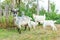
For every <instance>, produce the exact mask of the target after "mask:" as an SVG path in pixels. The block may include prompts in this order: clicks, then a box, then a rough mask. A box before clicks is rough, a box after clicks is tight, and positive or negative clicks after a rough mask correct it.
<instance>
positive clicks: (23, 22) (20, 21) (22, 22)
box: [14, 14, 57, 33]
mask: <svg viewBox="0 0 60 40" xmlns="http://www.w3.org/2000/svg"><path fill="white" fill-rule="evenodd" d="M14 19H15V20H14V23H15V25H17V28H18V32H19V33H21V27H22V26H23V27H25V30H26V27H28V28H29V30H30V28H32V27H33V28H34V29H35V28H36V26H37V25H38V22H39V23H40V24H42V25H43V28H44V29H45V28H46V26H48V25H49V26H51V27H52V30H57V28H56V26H55V25H54V23H55V22H56V21H53V20H45V19H46V16H45V14H44V15H36V14H33V19H34V21H32V18H31V17H29V16H21V17H19V16H17V15H16V16H15V17H14Z"/></svg>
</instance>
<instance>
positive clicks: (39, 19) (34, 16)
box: [33, 14, 45, 22]
mask: <svg viewBox="0 0 60 40" xmlns="http://www.w3.org/2000/svg"><path fill="white" fill-rule="evenodd" d="M33 18H34V20H35V21H36V22H42V21H44V20H45V14H44V15H43V16H42V15H35V14H33Z"/></svg>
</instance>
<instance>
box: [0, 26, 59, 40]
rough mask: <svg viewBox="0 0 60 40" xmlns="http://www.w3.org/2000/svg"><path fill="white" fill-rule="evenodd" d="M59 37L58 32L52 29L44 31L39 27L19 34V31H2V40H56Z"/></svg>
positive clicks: (0, 37)
mask: <svg viewBox="0 0 60 40" xmlns="http://www.w3.org/2000/svg"><path fill="white" fill-rule="evenodd" d="M57 35H58V36H60V35H59V34H58V33H57V31H52V30H51V29H46V30H44V29H43V28H42V27H40V26H38V27H36V29H31V30H30V31H29V30H28V29H27V30H26V31H23V30H22V33H21V34H19V33H18V32H17V30H7V29H0V39H2V40H3V39H5V40H56V39H57Z"/></svg>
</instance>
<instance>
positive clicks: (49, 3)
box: [48, 0, 50, 13]
mask: <svg viewBox="0 0 60 40" xmlns="http://www.w3.org/2000/svg"><path fill="white" fill-rule="evenodd" d="M49 6H50V0H48V13H49V11H50V9H49Z"/></svg>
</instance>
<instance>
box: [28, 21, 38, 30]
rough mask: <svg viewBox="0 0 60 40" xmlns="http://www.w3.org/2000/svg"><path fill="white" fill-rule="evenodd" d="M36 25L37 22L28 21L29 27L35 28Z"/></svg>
mask: <svg viewBox="0 0 60 40" xmlns="http://www.w3.org/2000/svg"><path fill="white" fill-rule="evenodd" d="M37 25H38V23H37V22H34V21H30V22H28V26H29V27H30V28H31V27H33V28H34V29H35V27H36V26H37Z"/></svg>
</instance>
